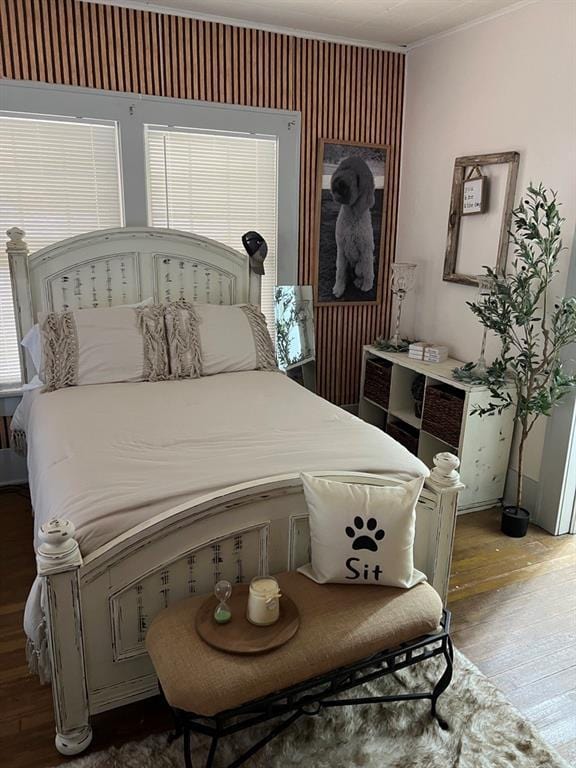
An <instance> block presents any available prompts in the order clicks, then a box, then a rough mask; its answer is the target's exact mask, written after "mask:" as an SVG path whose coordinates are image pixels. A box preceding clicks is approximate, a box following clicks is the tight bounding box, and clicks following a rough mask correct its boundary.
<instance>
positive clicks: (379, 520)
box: [298, 474, 426, 588]
mask: <svg viewBox="0 0 576 768" xmlns="http://www.w3.org/2000/svg"><path fill="white" fill-rule="evenodd" d="M423 483H424V478H417V479H416V480H411V481H410V482H407V483H401V484H400V485H394V486H377V485H363V484H360V483H345V482H341V481H339V480H324V479H322V478H319V477H314V476H312V475H308V474H303V475H302V484H303V486H304V496H305V498H306V504H307V506H308V511H309V513H310V539H311V554H312V562H311V563H309V564H308V565H305V566H302V567H301V568H299V569H298V570H299V571H300V573H303V574H304V575H305V576H308V577H309V578H310V579H312V580H313V581H316V582H318V583H319V584H326V583H336V584H379V585H381V586H387V587H404V588H409V587H413V586H414V585H415V584H418V583H419V582H421V581H424V580H425V579H426V576H425V575H424V574H423V573H421V572H420V571H417V570H416V569H415V568H414V557H413V547H414V534H415V529H416V502H417V501H418V496H419V495H420V491H421V490H422V485H423Z"/></svg>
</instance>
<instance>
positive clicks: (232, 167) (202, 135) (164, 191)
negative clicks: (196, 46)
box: [146, 126, 278, 335]
mask: <svg viewBox="0 0 576 768" xmlns="http://www.w3.org/2000/svg"><path fill="white" fill-rule="evenodd" d="M276 156H277V142H276V138H275V137H257V136H239V135H234V134H227V133H206V132H196V131H190V130H185V129H182V130H181V129H172V128H170V129H166V128H156V127H152V126H147V127H146V159H147V174H148V222H149V224H150V226H153V227H170V228H173V229H182V230H185V231H189V232H195V233H196V234H199V235H203V236H205V237H211V238H213V239H215V240H219V241H220V242H222V243H225V244H226V245H229V246H230V247H231V248H235V249H236V250H240V251H243V247H242V235H243V234H244V233H245V232H247V231H248V230H256V231H258V232H259V233H260V234H261V235H262V236H263V237H264V238H265V240H266V242H267V244H268V257H267V259H266V263H265V269H266V275H265V277H264V278H263V280H262V301H261V304H262V311H263V313H264V315H265V316H266V319H267V321H268V326H269V328H270V330H271V332H272V335H273V334H274V287H275V284H276V273H277V269H276V261H277V258H276V255H277V228H278V224H277V210H278V199H277V198H278V195H277V186H278V184H277V160H276Z"/></svg>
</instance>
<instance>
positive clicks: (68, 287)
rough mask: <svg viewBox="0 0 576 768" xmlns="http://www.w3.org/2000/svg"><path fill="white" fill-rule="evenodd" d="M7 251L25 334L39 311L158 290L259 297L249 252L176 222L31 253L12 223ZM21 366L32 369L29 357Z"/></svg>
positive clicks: (225, 300) (218, 297) (220, 300)
mask: <svg viewBox="0 0 576 768" xmlns="http://www.w3.org/2000/svg"><path fill="white" fill-rule="evenodd" d="M7 234H8V238H9V239H8V243H7V252H8V259H9V263H10V274H11V278H12V293H13V296H14V307H15V313H16V323H17V329H18V340H19V341H21V340H22V338H23V337H24V335H25V334H26V333H27V332H28V330H29V329H30V328H31V327H32V325H34V323H35V322H36V321H37V317H38V314H39V313H40V312H47V311H60V310H62V309H66V308H68V307H69V308H71V309H81V308H85V307H112V306H116V305H118V304H135V303H136V302H138V301H141V300H143V299H146V298H148V297H150V296H151V297H153V299H154V301H155V302H159V303H165V302H168V301H173V300H176V299H179V298H185V299H187V300H188V301H197V302H201V303H208V304H240V303H243V302H250V303H252V304H256V305H259V304H260V277H259V275H257V274H255V273H254V272H252V271H251V270H250V262H249V257H248V255H247V254H243V253H240V252H239V251H235V250H234V249H233V248H229V247H228V246H226V245H223V244H222V243H219V242H217V241H216V240H210V239H209V238H207V237H200V236H199V235H194V234H191V233H188V232H180V231H178V230H174V229H154V228H150V227H124V228H119V229H104V230H98V231H95V232H88V233H86V234H83V235H76V236H75V237H70V238H68V239H66V240H62V241H60V242H58V243H55V244H54V245H50V246H48V247H47V248H42V249H41V250H39V251H36V252H35V253H33V254H29V253H28V247H27V245H26V242H25V239H24V238H25V233H24V231H23V230H21V229H19V228H18V227H13V228H12V229H9V230H8V232H7ZM22 364H23V370H24V371H26V373H27V374H28V375H31V371H30V370H29V366H28V361H26V360H25V359H24V358H22Z"/></svg>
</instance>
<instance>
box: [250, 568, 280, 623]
mask: <svg viewBox="0 0 576 768" xmlns="http://www.w3.org/2000/svg"><path fill="white" fill-rule="evenodd" d="M280 597H281V595H280V587H279V586H278V582H277V581H276V579H274V578H273V577H272V576H257V577H256V578H255V579H252V581H251V582H250V590H249V593H248V608H247V612H246V618H247V619H248V621H250V622H251V623H252V624H258V625H260V626H266V625H268V624H274V622H276V621H278V618H279V617H280Z"/></svg>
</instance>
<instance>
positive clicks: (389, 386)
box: [359, 346, 513, 511]
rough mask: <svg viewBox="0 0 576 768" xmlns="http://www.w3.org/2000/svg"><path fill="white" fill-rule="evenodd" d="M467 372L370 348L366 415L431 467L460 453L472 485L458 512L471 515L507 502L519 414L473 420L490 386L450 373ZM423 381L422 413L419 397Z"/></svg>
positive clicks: (363, 396)
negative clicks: (442, 456) (440, 457)
mask: <svg viewBox="0 0 576 768" xmlns="http://www.w3.org/2000/svg"><path fill="white" fill-rule="evenodd" d="M461 365H463V363H462V362H461V361H459V360H453V359H448V360H446V361H445V362H444V363H426V362H423V361H421V360H411V359H410V358H409V357H408V355H407V354H406V353H396V352H381V351H380V350H378V349H376V348H375V347H372V346H366V347H364V355H363V362H362V381H361V389H360V403H359V416H360V418H362V419H364V421H367V422H369V423H371V424H374V425H375V426H377V427H379V428H380V429H383V430H384V431H386V432H388V433H389V434H391V435H392V436H393V437H395V438H396V439H397V440H399V442H401V443H402V444H403V445H405V446H406V447H407V448H408V449H409V450H411V451H412V453H414V454H415V455H417V456H418V457H419V458H420V459H422V461H423V462H424V463H425V464H426V465H428V466H431V464H432V458H433V456H434V455H435V454H437V453H439V452H442V451H450V452H451V453H456V454H457V455H458V457H459V458H460V462H461V466H460V475H461V479H462V482H463V483H464V484H465V486H466V488H465V489H464V490H462V491H461V492H460V503H459V505H458V509H459V510H460V511H472V510H474V509H485V508H487V507H490V506H492V505H493V504H496V503H498V502H499V501H500V499H501V498H502V496H503V495H504V484H505V481H506V472H507V470H508V460H509V456H510V446H511V442H512V433H513V411H512V408H509V409H507V410H506V411H504V412H503V413H502V415H497V414H494V415H490V416H483V417H481V416H479V415H478V414H476V413H473V411H474V409H475V406H477V405H483V404H486V403H488V402H489V400H490V393H489V391H488V388H487V387H485V386H482V385H471V384H465V383H463V382H460V381H454V379H453V378H452V375H451V371H452V369H453V368H457V367H459V366H461ZM374 366H376V367H374ZM418 376H421V378H420V379H419V386H420V390H421V394H422V408H421V410H420V409H418V408H417V407H416V401H415V399H414V394H413V388H414V381H415V380H416V379H417V377H418ZM447 414H448V415H447Z"/></svg>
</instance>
